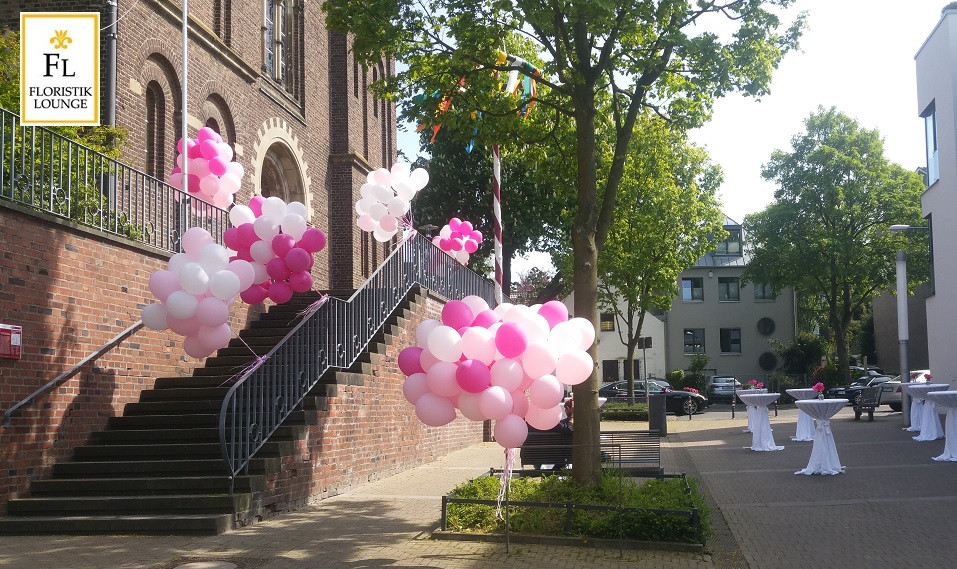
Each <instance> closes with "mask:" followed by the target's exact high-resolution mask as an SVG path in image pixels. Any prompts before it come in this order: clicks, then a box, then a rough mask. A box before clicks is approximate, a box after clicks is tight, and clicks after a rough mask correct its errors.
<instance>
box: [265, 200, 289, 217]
mask: <svg viewBox="0 0 957 569" xmlns="http://www.w3.org/2000/svg"><path fill="white" fill-rule="evenodd" d="M263 215H267V216H269V217H271V218H273V219H282V218H283V216H285V215H286V202H284V201H282V198H280V197H277V196H271V197H268V198H266V201H264V202H263Z"/></svg>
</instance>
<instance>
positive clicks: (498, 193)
mask: <svg viewBox="0 0 957 569" xmlns="http://www.w3.org/2000/svg"><path fill="white" fill-rule="evenodd" d="M492 174H493V176H492V198H493V201H492V213H493V214H494V216H495V304H496V305H499V304H502V299H503V296H502V279H503V276H502V154H501V152H500V151H499V148H498V144H493V145H492Z"/></svg>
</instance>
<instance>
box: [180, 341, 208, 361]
mask: <svg viewBox="0 0 957 569" xmlns="http://www.w3.org/2000/svg"><path fill="white" fill-rule="evenodd" d="M183 351H184V352H186V355H188V356H190V357H193V358H197V359H202V358H205V357H207V356H209V355H210V354H212V353H213V351H214V350H210V349H209V348H207V347H206V344H205V343H204V342H203V340H202V338H200V337H199V336H187V337H186V338H185V339H184V340H183Z"/></svg>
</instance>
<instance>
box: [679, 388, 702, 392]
mask: <svg viewBox="0 0 957 569" xmlns="http://www.w3.org/2000/svg"><path fill="white" fill-rule="evenodd" d="M682 391H687V392H689V393H698V390H697V389H695V388H694V387H684V388H682Z"/></svg>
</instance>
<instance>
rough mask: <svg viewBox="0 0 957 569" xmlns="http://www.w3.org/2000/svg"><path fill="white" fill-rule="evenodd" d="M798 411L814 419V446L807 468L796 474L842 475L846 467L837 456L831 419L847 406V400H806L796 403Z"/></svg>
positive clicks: (812, 446)
mask: <svg viewBox="0 0 957 569" xmlns="http://www.w3.org/2000/svg"><path fill="white" fill-rule="evenodd" d="M795 404H796V405H797V406H798V409H800V410H802V411H804V412H805V413H807V414H808V415H810V416H811V417H814V419H815V421H814V424H815V426H814V444H813V445H811V459H810V460H809V461H808V463H807V468H805V469H803V470H798V471H797V472H795V474H841V473H842V472H844V467H843V466H841V459H840V458H839V457H838V456H837V447H836V446H835V445H834V435H833V434H831V421H830V419H831V417H833V416H834V415H835V414H836V413H837V412H838V411H840V410H841V409H843V408H844V406H845V405H847V399H805V400H803V401H797V402H796V403H795Z"/></svg>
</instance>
